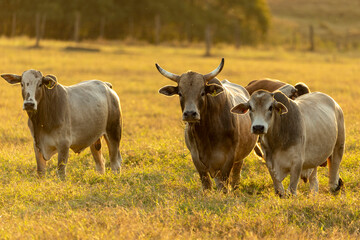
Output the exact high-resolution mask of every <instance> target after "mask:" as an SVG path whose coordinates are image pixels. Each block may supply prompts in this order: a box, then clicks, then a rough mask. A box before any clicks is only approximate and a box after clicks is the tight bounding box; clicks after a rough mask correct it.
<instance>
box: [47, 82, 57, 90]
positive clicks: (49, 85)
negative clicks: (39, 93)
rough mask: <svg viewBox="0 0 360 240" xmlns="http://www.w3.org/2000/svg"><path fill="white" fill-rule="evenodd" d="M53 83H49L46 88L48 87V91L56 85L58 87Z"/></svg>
mask: <svg viewBox="0 0 360 240" xmlns="http://www.w3.org/2000/svg"><path fill="white" fill-rule="evenodd" d="M51 83H52V82H51V81H49V83H48V85H46V87H47V88H48V89H53V88H54V87H55V85H56V83H54V84H53V85H52V84H51Z"/></svg>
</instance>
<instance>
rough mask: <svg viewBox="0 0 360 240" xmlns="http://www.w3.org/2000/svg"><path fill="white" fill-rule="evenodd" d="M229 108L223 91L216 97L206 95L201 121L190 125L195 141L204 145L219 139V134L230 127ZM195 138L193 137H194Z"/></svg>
mask: <svg viewBox="0 0 360 240" xmlns="http://www.w3.org/2000/svg"><path fill="white" fill-rule="evenodd" d="M230 114H231V113H230V106H229V102H228V99H227V97H226V93H225V91H224V92H223V93H221V94H220V95H218V96H216V97H212V96H209V95H207V96H206V101H205V106H204V108H203V110H202V111H201V112H200V116H201V118H200V119H201V120H200V122H198V123H195V124H190V127H191V128H193V130H192V131H193V134H194V135H196V139H199V140H200V139H201V142H202V143H207V144H206V145H208V144H210V145H211V143H213V142H214V141H217V140H220V139H221V137H222V136H221V133H222V132H224V128H225V129H226V128H227V127H228V125H230V124H231V123H230V122H231V121H229V118H231V115H230ZM194 137H195V136H194Z"/></svg>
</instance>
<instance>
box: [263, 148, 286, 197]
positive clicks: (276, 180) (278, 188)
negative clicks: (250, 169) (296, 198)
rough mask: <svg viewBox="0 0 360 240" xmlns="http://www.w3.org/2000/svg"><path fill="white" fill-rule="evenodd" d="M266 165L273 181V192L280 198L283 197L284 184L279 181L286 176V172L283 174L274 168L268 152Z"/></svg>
mask: <svg viewBox="0 0 360 240" xmlns="http://www.w3.org/2000/svg"><path fill="white" fill-rule="evenodd" d="M266 166H267V168H268V170H269V173H270V176H271V179H272V181H273V185H274V190H275V194H276V195H278V196H279V197H281V198H282V197H285V196H286V194H285V189H284V186H283V184H282V183H281V182H282V180H283V179H284V178H285V177H286V174H284V173H283V172H279V171H276V170H274V168H273V164H272V160H271V158H270V155H269V154H268V157H267V159H266Z"/></svg>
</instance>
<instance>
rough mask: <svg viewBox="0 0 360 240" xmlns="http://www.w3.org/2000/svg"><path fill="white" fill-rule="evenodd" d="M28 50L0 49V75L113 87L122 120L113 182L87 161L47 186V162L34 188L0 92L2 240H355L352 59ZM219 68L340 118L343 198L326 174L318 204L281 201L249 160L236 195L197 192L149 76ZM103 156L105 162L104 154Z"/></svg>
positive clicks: (57, 47)
mask: <svg viewBox="0 0 360 240" xmlns="http://www.w3.org/2000/svg"><path fill="white" fill-rule="evenodd" d="M31 44H33V40H29V39H26V38H18V39H16V40H9V39H5V38H1V39H0V52H1V58H0V72H1V73H17V74H21V73H22V72H23V71H24V70H27V69H31V68H34V69H37V70H40V71H42V72H43V74H54V75H56V76H57V77H58V81H59V82H60V83H61V84H64V85H70V84H75V83H78V82H80V81H82V80H88V79H94V78H97V79H100V80H103V81H108V82H111V83H112V84H113V88H114V90H115V91H116V92H117V93H118V95H119V96H120V99H121V104H122V111H123V120H124V128H123V129H124V134H123V139H122V144H121V149H120V150H121V153H122V156H123V163H122V172H121V175H114V174H112V173H111V171H110V170H109V169H108V170H107V172H106V174H105V175H99V174H98V173H97V172H96V171H95V163H94V161H93V159H92V157H91V154H90V151H89V150H88V149H86V150H85V151H83V152H82V153H81V154H78V155H76V154H74V153H71V154H70V159H69V163H68V166H67V174H68V175H67V181H65V182H61V181H59V180H58V178H57V176H56V164H57V159H56V157H53V158H52V159H51V160H50V161H49V162H48V168H47V175H46V178H45V179H38V178H37V175H36V162H35V157H34V153H33V148H32V138H31V136H30V132H29V130H28V128H27V115H26V113H25V112H23V111H22V98H21V91H20V87H19V86H10V85H9V84H8V83H6V82H5V81H4V80H1V81H2V82H1V84H0V99H1V101H0V143H1V144H0V238H1V239H236V238H245V239H261V238H272V239H293V238H295V239H314V238H322V239H325V238H326V239H339V238H347V239H350V238H352V239H356V238H359V235H360V233H359V231H360V197H359V196H360V192H359V187H360V174H359V173H360V165H359V153H360V150H359V149H360V148H359V139H360V114H359V113H360V100H359V97H360V86H359V75H360V64H359V63H360V61H359V59H360V58H359V55H360V54H359V53H346V54H345V53H342V54H339V53H331V54H328V53H308V52H286V51H284V50H282V49H272V50H254V49H250V48H243V49H240V50H235V49H233V48H232V47H226V46H225V47H218V48H216V49H214V56H213V57H210V58H204V57H203V56H202V54H203V49H202V48H201V49H198V48H195V47H194V48H186V49H185V48H172V47H166V46H161V47H160V46H159V47H154V46H126V45H123V44H121V43H109V44H107V45H96V47H99V48H101V52H99V53H94V52H66V51H64V50H63V49H64V48H65V47H66V46H68V45H69V44H70V43H64V42H57V41H44V42H43V48H41V49H30V48H27V46H30V45H31ZM85 45H86V44H85ZM221 57H225V67H224V69H223V71H222V73H221V74H220V75H219V78H220V79H224V78H226V79H229V80H230V81H232V82H235V83H238V84H241V85H246V84H247V83H248V82H249V81H250V80H253V79H259V78H263V77H271V78H277V79H281V80H283V81H287V82H289V83H293V84H294V83H296V82H300V81H302V82H305V83H306V84H308V86H309V87H310V88H311V89H312V90H313V91H322V92H325V93H327V94H329V95H330V96H332V97H333V98H334V99H335V100H336V101H337V102H338V103H339V104H340V106H342V108H343V110H344V113H345V121H346V127H347V129H346V133H347V139H346V150H345V155H344V158H343V162H342V164H341V168H340V174H341V177H342V178H343V180H344V182H345V185H346V191H345V192H344V193H342V194H340V195H338V196H335V197H334V196H332V195H331V194H330V193H329V192H328V177H327V175H328V173H327V168H320V171H319V182H320V183H319V186H320V190H319V194H318V195H316V196H312V195H311V194H310V193H309V186H308V184H304V183H303V182H301V183H300V184H299V188H298V196H297V197H290V198H288V199H279V198H278V197H277V196H275V194H274V190H273V186H272V181H271V179H270V176H269V173H268V171H267V169H266V167H265V165H264V164H263V163H262V162H261V161H259V160H258V159H257V158H256V157H255V156H254V154H253V153H252V154H250V155H249V156H248V157H247V158H246V160H245V164H244V167H243V170H242V173H241V175H242V176H241V185H240V189H239V190H236V191H235V192H232V193H230V194H227V195H224V194H222V193H219V192H216V191H212V192H210V193H207V194H204V193H203V192H202V190H201V184H200V180H199V177H198V174H197V172H196V170H195V167H194V166H193V163H192V161H191V158H190V156H189V151H188V150H187V149H186V147H185V144H184V137H183V128H184V124H183V123H182V122H181V111H180V106H179V102H178V98H177V97H171V98H169V97H165V96H162V95H160V94H158V93H157V91H158V89H159V88H161V87H162V86H164V85H167V84H172V82H171V81H170V80H167V79H165V78H164V77H163V76H161V75H160V74H159V73H158V72H157V70H156V68H155V66H154V64H155V62H158V63H159V64H160V65H161V66H162V67H163V68H165V69H167V70H169V71H171V72H174V73H179V74H180V73H182V72H185V71H187V70H189V69H191V70H194V71H198V72H201V73H207V72H209V71H211V70H213V69H214V68H215V67H217V66H218V64H219V63H220V59H221ZM214 127H216V126H214ZM320 144H321V143H320ZM104 145H105V144H103V146H104ZM105 148H106V147H105ZM103 152H104V155H105V158H106V159H108V153H107V150H106V149H104V151H103ZM107 165H108V162H107ZM287 184H288V179H286V181H285V187H287Z"/></svg>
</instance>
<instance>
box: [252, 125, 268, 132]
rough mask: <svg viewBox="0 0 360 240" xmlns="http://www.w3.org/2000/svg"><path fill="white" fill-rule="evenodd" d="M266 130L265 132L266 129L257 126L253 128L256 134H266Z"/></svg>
mask: <svg viewBox="0 0 360 240" xmlns="http://www.w3.org/2000/svg"><path fill="white" fill-rule="evenodd" d="M264 130H265V127H264V126H263V125H255V126H253V131H254V132H255V133H262V132H264Z"/></svg>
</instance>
